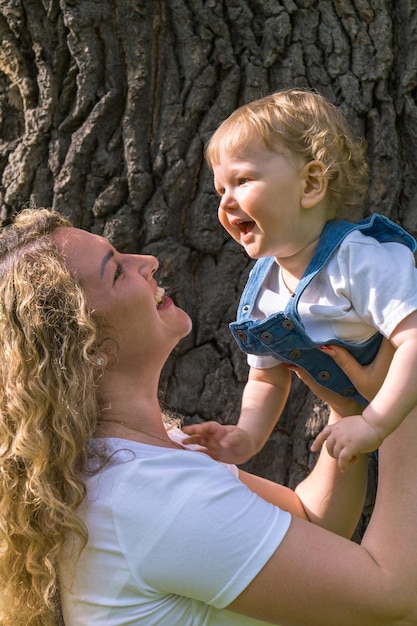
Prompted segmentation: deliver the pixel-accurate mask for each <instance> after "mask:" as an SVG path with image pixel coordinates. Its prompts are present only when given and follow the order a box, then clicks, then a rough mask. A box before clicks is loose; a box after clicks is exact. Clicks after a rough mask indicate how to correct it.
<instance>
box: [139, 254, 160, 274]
mask: <svg viewBox="0 0 417 626" xmlns="http://www.w3.org/2000/svg"><path fill="white" fill-rule="evenodd" d="M137 259H138V261H139V264H138V265H139V273H140V274H141V275H142V276H143V277H144V278H148V279H149V278H151V277H152V276H153V275H154V274H155V272H156V270H157V269H158V267H159V261H158V259H157V258H156V257H155V256H152V255H151V254H139V255H137Z"/></svg>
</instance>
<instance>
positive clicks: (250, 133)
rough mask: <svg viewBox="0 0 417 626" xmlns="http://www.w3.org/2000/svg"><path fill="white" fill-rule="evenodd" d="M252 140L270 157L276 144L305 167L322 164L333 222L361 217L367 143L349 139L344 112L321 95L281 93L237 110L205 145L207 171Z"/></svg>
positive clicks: (350, 130)
mask: <svg viewBox="0 0 417 626" xmlns="http://www.w3.org/2000/svg"><path fill="white" fill-rule="evenodd" d="M256 136H258V137H259V136H260V137H261V138H262V139H263V141H264V143H265V145H266V147H267V148H268V149H269V150H271V151H272V152H273V151H275V150H276V148H277V145H278V146H279V143H280V142H281V143H283V144H284V145H285V146H286V147H287V148H288V149H289V150H291V151H292V152H294V153H295V154H298V155H300V156H301V157H302V158H303V159H304V161H305V163H307V162H308V161H313V160H317V161H320V162H321V163H323V165H324V174H323V175H324V176H326V177H327V179H328V197H329V199H330V205H331V208H332V209H333V211H334V213H335V215H336V217H338V218H339V219H346V220H350V221H355V220H357V219H359V218H360V217H361V216H362V214H363V209H364V202H365V198H366V192H367V188H368V167H367V162H366V158H365V151H366V142H365V140H363V139H358V138H356V137H355V136H354V133H353V131H352V129H351V128H350V126H349V124H348V122H347V120H346V118H345V117H344V115H343V113H342V112H341V111H340V110H339V109H338V108H337V107H336V106H334V105H333V104H331V103H330V102H329V101H328V100H326V99H325V98H324V97H323V96H322V95H320V94H318V93H316V92H312V91H307V90H303V89H284V90H282V91H277V92H276V93H273V94H271V95H269V96H266V97H264V98H261V99H259V100H255V101H253V102H250V103H248V104H245V105H243V106H242V107H240V108H238V109H236V111H234V112H233V113H232V114H231V115H230V116H229V117H228V118H227V119H226V120H225V121H224V122H223V123H222V124H221V125H220V126H219V128H218V129H217V130H216V131H215V133H214V134H213V136H212V137H211V139H210V140H209V142H208V144H207V147H206V159H207V162H208V164H209V166H210V167H213V165H216V164H218V163H219V159H220V155H221V154H224V153H226V154H227V153H230V154H236V152H237V151H238V150H239V149H240V148H242V146H244V145H248V144H250V142H251V141H252V140H253V138H254V137H256Z"/></svg>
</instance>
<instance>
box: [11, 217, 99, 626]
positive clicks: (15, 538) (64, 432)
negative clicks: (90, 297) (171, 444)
mask: <svg viewBox="0 0 417 626" xmlns="http://www.w3.org/2000/svg"><path fill="white" fill-rule="evenodd" d="M61 226H71V224H70V223H69V222H68V221H67V220H66V219H65V218H64V217H62V216H61V215H59V214H57V213H55V212H52V211H49V210H46V209H36V210H24V211H22V212H21V213H20V214H19V215H18V216H17V217H16V218H15V221H14V223H13V224H11V225H10V226H7V227H6V228H4V229H3V231H2V232H1V233H0V354H1V358H0V624H4V625H6V624H7V626H23V625H25V626H52V625H54V626H55V625H56V623H57V622H58V617H57V607H58V602H57V598H58V595H59V593H58V575H57V563H58V558H59V555H60V554H61V552H62V550H63V547H64V544H65V541H66V539H67V538H68V537H69V535H71V536H72V537H76V538H78V544H79V545H80V546H81V547H83V545H85V542H86V539H87V532H86V528H85V527H84V525H83V524H82V523H81V521H80V519H79V518H78V516H77V514H76V509H77V507H78V506H79V504H80V503H81V502H82V500H83V498H84V496H85V486H84V483H83V480H82V474H83V473H84V472H85V471H86V467H87V465H86V464H87V453H86V441H87V440H88V438H89V437H91V435H92V433H93V431H94V429H95V425H96V420H97V414H98V408H97V403H96V396H95V382H94V377H95V375H94V364H93V359H92V356H93V352H94V347H95V345H96V336H97V329H96V324H95V323H94V321H93V320H92V318H91V315H90V313H89V311H88V309H87V305H86V302H85V297H84V294H83V292H82V290H81V289H80V287H79V286H78V285H77V283H76V282H75V280H74V279H73V278H72V276H71V275H70V273H69V271H68V270H67V268H66V266H65V263H64V260H63V258H62V255H61V253H60V251H59V250H58V248H57V246H56V245H55V244H54V241H53V238H52V237H51V233H52V232H53V231H54V230H55V229H56V228H58V227H61Z"/></svg>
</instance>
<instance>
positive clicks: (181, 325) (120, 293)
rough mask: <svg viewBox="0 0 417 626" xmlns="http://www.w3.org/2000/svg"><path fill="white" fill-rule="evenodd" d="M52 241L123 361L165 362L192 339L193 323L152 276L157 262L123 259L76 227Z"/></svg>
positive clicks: (148, 258) (133, 257) (62, 231)
mask: <svg viewBox="0 0 417 626" xmlns="http://www.w3.org/2000/svg"><path fill="white" fill-rule="evenodd" d="M53 236H54V240H55V242H56V243H57V245H58V247H59V248H60V249H61V250H62V252H63V253H64V255H65V260H66V264H67V267H68V269H69V270H70V271H71V273H72V274H73V275H74V276H75V277H76V279H77V281H78V282H79V284H80V285H81V287H82V289H83V290H84V292H85V294H86V298H87V302H88V304H89V306H90V308H91V309H92V310H93V311H96V312H97V313H98V314H99V315H100V319H103V320H104V324H105V326H106V328H108V329H109V332H110V333H111V334H112V336H113V334H114V338H115V339H116V341H117V345H118V361H119V362H121V361H122V360H123V361H122V362H123V363H125V365H126V366H129V364H133V362H135V361H136V360H137V358H138V357H139V358H140V357H141V356H143V355H145V356H146V355H147V356H148V357H149V360H151V357H152V356H155V357H158V358H161V357H162V358H166V356H167V355H168V354H169V353H170V352H171V350H172V349H173V348H174V347H175V345H176V344H177V343H178V341H179V340H180V339H182V338H183V337H185V336H186V335H188V333H189V332H190V330H191V320H190V318H189V317H188V315H187V314H186V313H185V312H184V311H183V310H182V309H179V308H178V307H177V306H175V304H174V303H173V302H172V300H171V299H170V298H168V297H166V296H165V295H163V290H162V289H161V288H159V287H158V285H157V282H156V280H155V278H154V277H153V275H154V273H155V271H156V270H157V269H158V261H157V259H156V258H155V257H153V256H149V255H141V254H121V253H120V252H118V251H117V250H115V248H114V247H113V246H112V245H111V244H110V243H109V241H107V239H105V238H103V237H100V236H98V235H94V234H92V233H88V232H87V231H84V230H79V229H77V228H58V229H57V230H56V231H55V233H54V235H53ZM161 296H162V297H161Z"/></svg>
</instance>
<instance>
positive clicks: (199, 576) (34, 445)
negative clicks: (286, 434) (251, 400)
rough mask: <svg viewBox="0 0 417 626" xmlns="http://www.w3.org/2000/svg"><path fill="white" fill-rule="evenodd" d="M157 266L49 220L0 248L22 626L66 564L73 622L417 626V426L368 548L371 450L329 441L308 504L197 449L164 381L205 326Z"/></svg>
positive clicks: (5, 446) (385, 493)
mask: <svg viewBox="0 0 417 626" xmlns="http://www.w3.org/2000/svg"><path fill="white" fill-rule="evenodd" d="M157 267H158V263H157V261H156V259H155V258H154V257H150V256H142V255H128V254H120V253H119V252H117V251H116V250H115V249H114V248H113V247H112V246H111V245H110V243H109V242H108V241H106V240H105V239H103V238H101V237H99V236H97V235H93V234H91V233H88V232H85V231H81V230H78V229H75V228H72V227H71V226H70V224H69V223H68V222H66V221H65V220H64V219H63V218H61V217H60V216H58V215H56V214H53V213H50V212H48V211H44V210H38V211H34V212H30V211H26V212H24V213H22V214H21V215H20V216H19V217H18V218H17V219H16V222H15V224H14V225H13V226H11V227H9V228H7V229H5V230H4V232H3V234H2V236H1V238H0V277H1V280H0V303H1V318H0V325H1V333H0V336H1V339H0V341H1V350H2V360H1V366H0V367H1V381H0V429H1V439H0V440H1V456H0V468H1V473H0V476H1V487H0V489H1V508H0V511H1V533H2V534H1V547H0V567H1V570H0V576H1V578H0V583H1V588H2V590H3V591H2V602H3V606H2V611H3V615H2V623H5V624H6V623H7V624H8V625H12V624H23V623H25V624H37V625H38V624H42V625H46V624H53V623H54V620H55V619H56V618H55V617H54V610H55V605H54V601H55V600H56V596H57V569H58V564H59V580H60V595H61V599H62V603H63V613H64V619H65V623H66V626H75V625H77V626H79V625H81V624H83V625H84V626H91V625H93V624H94V625H103V626H104V625H106V626H111V625H113V624H114V625H117V626H122V625H123V624H146V625H147V626H150V625H153V624H155V625H156V624H158V626H163V625H167V626H177V625H178V626H188V625H192V626H194V625H195V626H197V625H199V624H204V625H206V626H214V625H222V626H223V625H235V626H237V625H239V626H244V625H247V626H255V625H258V624H259V626H260V624H264V623H265V622H266V623H271V624H297V625H299V624H302V625H306V626H307V625H308V626H326V625H331V626H334V624H338V626H344V625H348V624H349V625H350V624H361V626H368V625H369V626H371V625H378V626H383V625H384V624H390V625H398V626H399V625H402V626H405V625H411V624H415V623H416V622H417V601H416V599H415V592H414V589H415V586H416V583H417V559H416V558H415V555H416V548H417V529H416V526H415V523H414V520H415V518H416V515H417V498H416V497H415V496H416V485H417V481H416V473H417V461H416V455H415V447H416V443H417V423H416V422H415V421H414V422H413V421H412V420H410V419H407V420H406V421H405V422H404V423H403V424H402V426H401V427H400V428H399V429H398V430H397V431H396V432H395V433H394V434H393V435H391V436H390V437H389V438H388V439H387V440H386V442H384V444H383V446H382V448H381V451H380V488H379V491H378V498H377V503H376V507H375V512H374V515H373V517H372V520H371V523H370V525H369V528H368V530H367V532H366V534H365V537H364V539H363V542H362V545H361V546H358V545H356V544H354V543H351V542H350V541H348V540H347V539H345V538H343V536H338V535H336V534H334V533H332V532H329V530H332V531H334V532H335V533H338V534H339V535H344V536H346V537H348V536H349V535H350V534H351V532H352V531H353V528H354V526H355V524H356V522H357V519H358V516H359V512H360V509H361V504H362V501H363V493H364V482H365V479H364V476H365V465H366V461H365V459H364V458H361V459H360V460H359V462H358V463H357V464H356V465H355V466H354V467H352V468H351V469H350V470H349V472H348V474H346V475H343V474H341V473H340V472H339V471H338V469H337V463H336V461H335V460H334V459H332V458H330V457H329V456H328V454H327V452H326V450H325V449H323V450H322V452H321V455H320V459H319V462H318V463H317V465H316V467H315V469H314V471H313V472H312V474H311V475H310V476H309V477H308V479H307V480H306V481H304V482H303V483H302V484H301V485H300V486H299V488H298V489H297V494H294V493H293V492H291V491H290V490H288V489H285V488H282V487H279V486H277V485H273V484H271V483H268V482H267V481H263V480H261V479H258V478H256V477H253V476H252V477H250V476H248V475H246V474H245V473H244V472H241V471H238V470H237V469H236V468H235V467H234V466H225V465H223V464H220V463H217V462H216V461H213V460H212V459H211V458H210V457H208V456H207V455H206V454H203V453H201V452H200V451H195V450H187V449H186V443H185V442H184V437H183V435H182V433H181V431H179V430H178V429H175V430H174V429H172V433H173V434H172V435H171V436H170V433H171V431H167V430H166V427H165V424H164V421H163V419H162V418H161V413H160V407H159V403H158V399H157V388H158V381H159V375H160V372H161V368H162V367H163V365H164V363H165V361H166V359H167V357H168V356H169V354H170V352H171V350H172V349H173V348H174V346H175V345H176V344H177V342H178V341H179V340H180V339H181V338H182V337H184V336H185V335H186V334H187V333H188V332H189V331H190V328H191V323H190V319H189V317H188V316H187V315H186V314H185V313H184V312H183V311H182V310H181V309H178V308H177V307H176V306H175V305H174V304H173V302H172V301H171V300H170V299H169V298H168V297H167V296H165V294H164V292H163V290H162V289H161V288H160V287H158V285H157V283H156V281H155V278H154V273H155V271H156V269H157ZM335 354H336V356H337V358H339V356H338V355H339V354H340V353H339V352H336V353H335ZM342 356H343V355H342ZM355 367H356V366H355V364H354V363H352V362H351V361H349V360H348V368H350V369H352V368H353V372H354V373H355V371H356V369H355ZM300 375H301V376H303V374H300ZM355 376H356V378H357V372H356V374H355ZM379 379H380V377H379ZM361 391H362V392H364V390H363V389H361ZM367 392H369V388H368V390H367ZM333 401H334V404H335V408H336V409H337V410H338V411H339V413H341V414H343V412H347V413H349V410H351V409H352V406H351V405H350V404H349V403H344V402H342V401H341V400H338V401H337V404H336V398H334V397H333ZM331 419H332V420H337V419H339V417H338V416H337V415H336V414H335V413H334V414H333V415H332V418H331ZM398 459H400V460H401V463H399V462H398ZM244 483H246V484H247V485H248V486H249V487H250V488H249V489H248V487H247V486H246V485H245V484H244ZM255 491H257V492H259V493H261V495H264V496H265V497H266V498H267V499H268V500H269V501H270V502H267V501H266V500H264V499H262V498H260V497H259V496H258V495H256V494H255V493H254V492H255ZM275 503H279V504H280V506H281V508H278V507H277V506H275ZM308 520H310V521H314V522H316V524H312V523H310V522H309V521H308ZM320 526H322V527H323V528H321V527H320ZM326 529H328V530H326Z"/></svg>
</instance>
